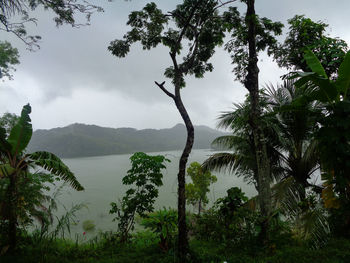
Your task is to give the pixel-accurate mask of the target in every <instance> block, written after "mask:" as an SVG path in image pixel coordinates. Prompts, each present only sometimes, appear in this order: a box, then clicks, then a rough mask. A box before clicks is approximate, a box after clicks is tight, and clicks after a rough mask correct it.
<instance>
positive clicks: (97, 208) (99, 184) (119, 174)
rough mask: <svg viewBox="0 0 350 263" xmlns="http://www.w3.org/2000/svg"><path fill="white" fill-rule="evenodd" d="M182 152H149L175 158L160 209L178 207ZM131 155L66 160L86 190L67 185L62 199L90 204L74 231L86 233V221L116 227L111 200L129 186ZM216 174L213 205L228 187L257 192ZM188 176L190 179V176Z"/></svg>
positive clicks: (203, 153)
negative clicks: (125, 177) (84, 223)
mask: <svg viewBox="0 0 350 263" xmlns="http://www.w3.org/2000/svg"><path fill="white" fill-rule="evenodd" d="M181 153H182V152H181V151H170V152H159V153H149V154H150V155H157V154H162V155H165V156H166V158H168V159H170V160H171V163H167V164H166V165H167V168H166V169H165V170H163V184H164V185H163V186H162V187H161V188H160V189H159V197H158V199H157V200H156V202H155V208H156V209H157V208H162V207H164V206H165V207H173V208H176V207H177V168H178V161H179V158H180V156H181ZM213 153H215V152H213V151H211V150H193V151H192V153H191V155H190V157H189V162H188V164H189V163H191V162H194V161H197V162H199V163H202V162H203V161H204V160H205V159H206V158H207V157H208V156H210V155H211V154H213ZM130 156H131V154H123V155H109V156H97V157H88V158H74V159H63V161H64V162H65V164H67V165H68V166H69V168H70V169H71V170H72V171H73V172H74V173H75V176H76V177H77V179H78V181H79V182H80V183H81V184H82V185H83V186H84V188H85V191H82V192H77V191H75V190H73V189H72V188H70V187H65V188H64V189H63V191H62V194H61V195H60V196H59V201H60V202H61V203H62V204H63V205H64V206H66V207H67V208H70V207H71V206H72V205H73V204H78V203H86V204H87V205H88V209H83V210H81V211H80V212H79V213H78V214H77V216H78V220H79V223H78V224H77V225H75V226H72V233H74V234H75V233H78V234H79V233H81V234H82V233H83V232H84V230H83V228H82V223H83V222H84V221H85V220H92V221H94V223H95V225H96V230H103V231H105V230H116V227H117V223H116V222H113V221H112V219H113V215H110V214H109V209H110V203H111V202H113V201H114V202H116V201H117V200H118V199H121V198H122V197H123V195H124V192H125V191H126V189H127V188H128V187H126V186H124V185H123V184H122V178H123V176H124V175H125V174H126V173H127V170H129V169H130V167H131V165H130V160H129V158H130ZM212 174H214V175H216V176H217V179H218V180H217V182H216V183H215V184H213V185H211V186H210V189H211V190H210V193H209V194H208V197H209V200H210V203H211V204H212V203H213V202H214V201H215V200H216V199H217V198H220V197H223V196H225V195H226V190H227V189H229V188H231V187H233V186H237V187H240V188H241V189H242V191H244V192H245V193H246V195H247V196H248V197H251V196H253V195H255V194H256V191H255V188H254V186H253V185H248V184H247V183H245V182H243V180H242V179H241V178H237V177H236V176H234V175H232V174H227V173H216V172H213V173H212ZM186 179H187V180H188V179H189V177H186ZM208 206H210V204H209V205H208ZM188 209H189V210H192V209H193V207H191V206H189V207H188ZM58 214H62V209H59V211H58ZM92 234H93V233H90V234H89V235H92Z"/></svg>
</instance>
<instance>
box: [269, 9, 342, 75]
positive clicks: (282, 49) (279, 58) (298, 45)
mask: <svg viewBox="0 0 350 263" xmlns="http://www.w3.org/2000/svg"><path fill="white" fill-rule="evenodd" d="M288 23H289V25H290V26H289V32H288V33H287V37H286V39H285V41H284V42H283V43H282V44H279V45H277V46H276V49H272V50H270V52H269V54H273V57H274V59H275V60H276V62H277V64H278V66H280V67H284V68H287V69H289V70H290V69H294V70H303V71H305V72H308V71H310V68H309V67H308V65H307V63H306V60H305V59H304V51H305V50H306V49H310V50H311V51H312V52H313V53H314V54H315V55H316V57H317V58H318V59H319V60H320V62H321V64H322V66H323V68H324V70H325V72H326V74H327V75H328V76H330V77H334V75H336V73H337V70H338V68H339V66H340V64H341V62H342V61H343V59H344V56H345V53H346V51H347V50H348V45H347V43H346V42H345V41H344V40H341V39H339V38H331V37H329V36H327V35H326V34H325V33H326V29H327V27H328V25H327V24H326V23H324V22H322V21H317V22H314V21H312V20H311V19H310V18H306V17H305V16H303V15H296V16H294V17H293V18H291V19H289V20H288Z"/></svg>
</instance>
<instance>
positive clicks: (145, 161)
mask: <svg viewBox="0 0 350 263" xmlns="http://www.w3.org/2000/svg"><path fill="white" fill-rule="evenodd" d="M130 160H131V164H132V167H131V169H130V170H128V173H127V175H126V176H124V177H123V184H124V185H134V186H135V187H134V188H130V189H129V190H127V191H126V195H125V196H124V197H123V199H122V201H121V202H120V205H118V204H117V203H115V202H112V203H111V206H112V208H111V210H110V211H109V213H110V214H117V216H116V218H115V219H114V220H119V222H118V230H119V232H120V233H121V241H122V242H124V241H126V240H127V238H128V235H129V232H130V231H131V230H133V229H134V226H135V216H136V214H138V215H139V216H141V217H145V216H146V213H150V212H153V209H154V208H153V204H154V202H155V199H156V198H157V197H158V189H157V187H159V186H162V185H163V182H162V179H163V174H162V173H161V170H162V169H165V168H166V167H165V165H164V162H170V160H168V159H166V158H165V157H164V156H162V155H156V156H150V155H147V154H145V153H143V152H137V153H134V154H133V155H132V156H131V157H130Z"/></svg>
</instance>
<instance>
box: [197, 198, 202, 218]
mask: <svg viewBox="0 0 350 263" xmlns="http://www.w3.org/2000/svg"><path fill="white" fill-rule="evenodd" d="M201 210H202V198H200V199H199V202H198V215H199V216H200V215H201Z"/></svg>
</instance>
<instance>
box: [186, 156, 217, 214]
mask: <svg viewBox="0 0 350 263" xmlns="http://www.w3.org/2000/svg"><path fill="white" fill-rule="evenodd" d="M187 175H188V176H190V177H191V179H192V183H188V184H186V200H187V203H189V204H192V205H193V206H195V205H197V204H198V214H200V212H201V209H202V206H203V207H204V206H205V205H206V204H208V202H209V200H208V197H207V193H208V192H209V191H210V189H209V186H210V185H211V184H212V183H215V182H216V181H217V178H216V176H215V175H211V172H210V171H208V170H207V171H205V170H203V168H202V167H201V165H200V164H199V163H198V162H193V163H191V164H190V166H189V167H188V168H187Z"/></svg>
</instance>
